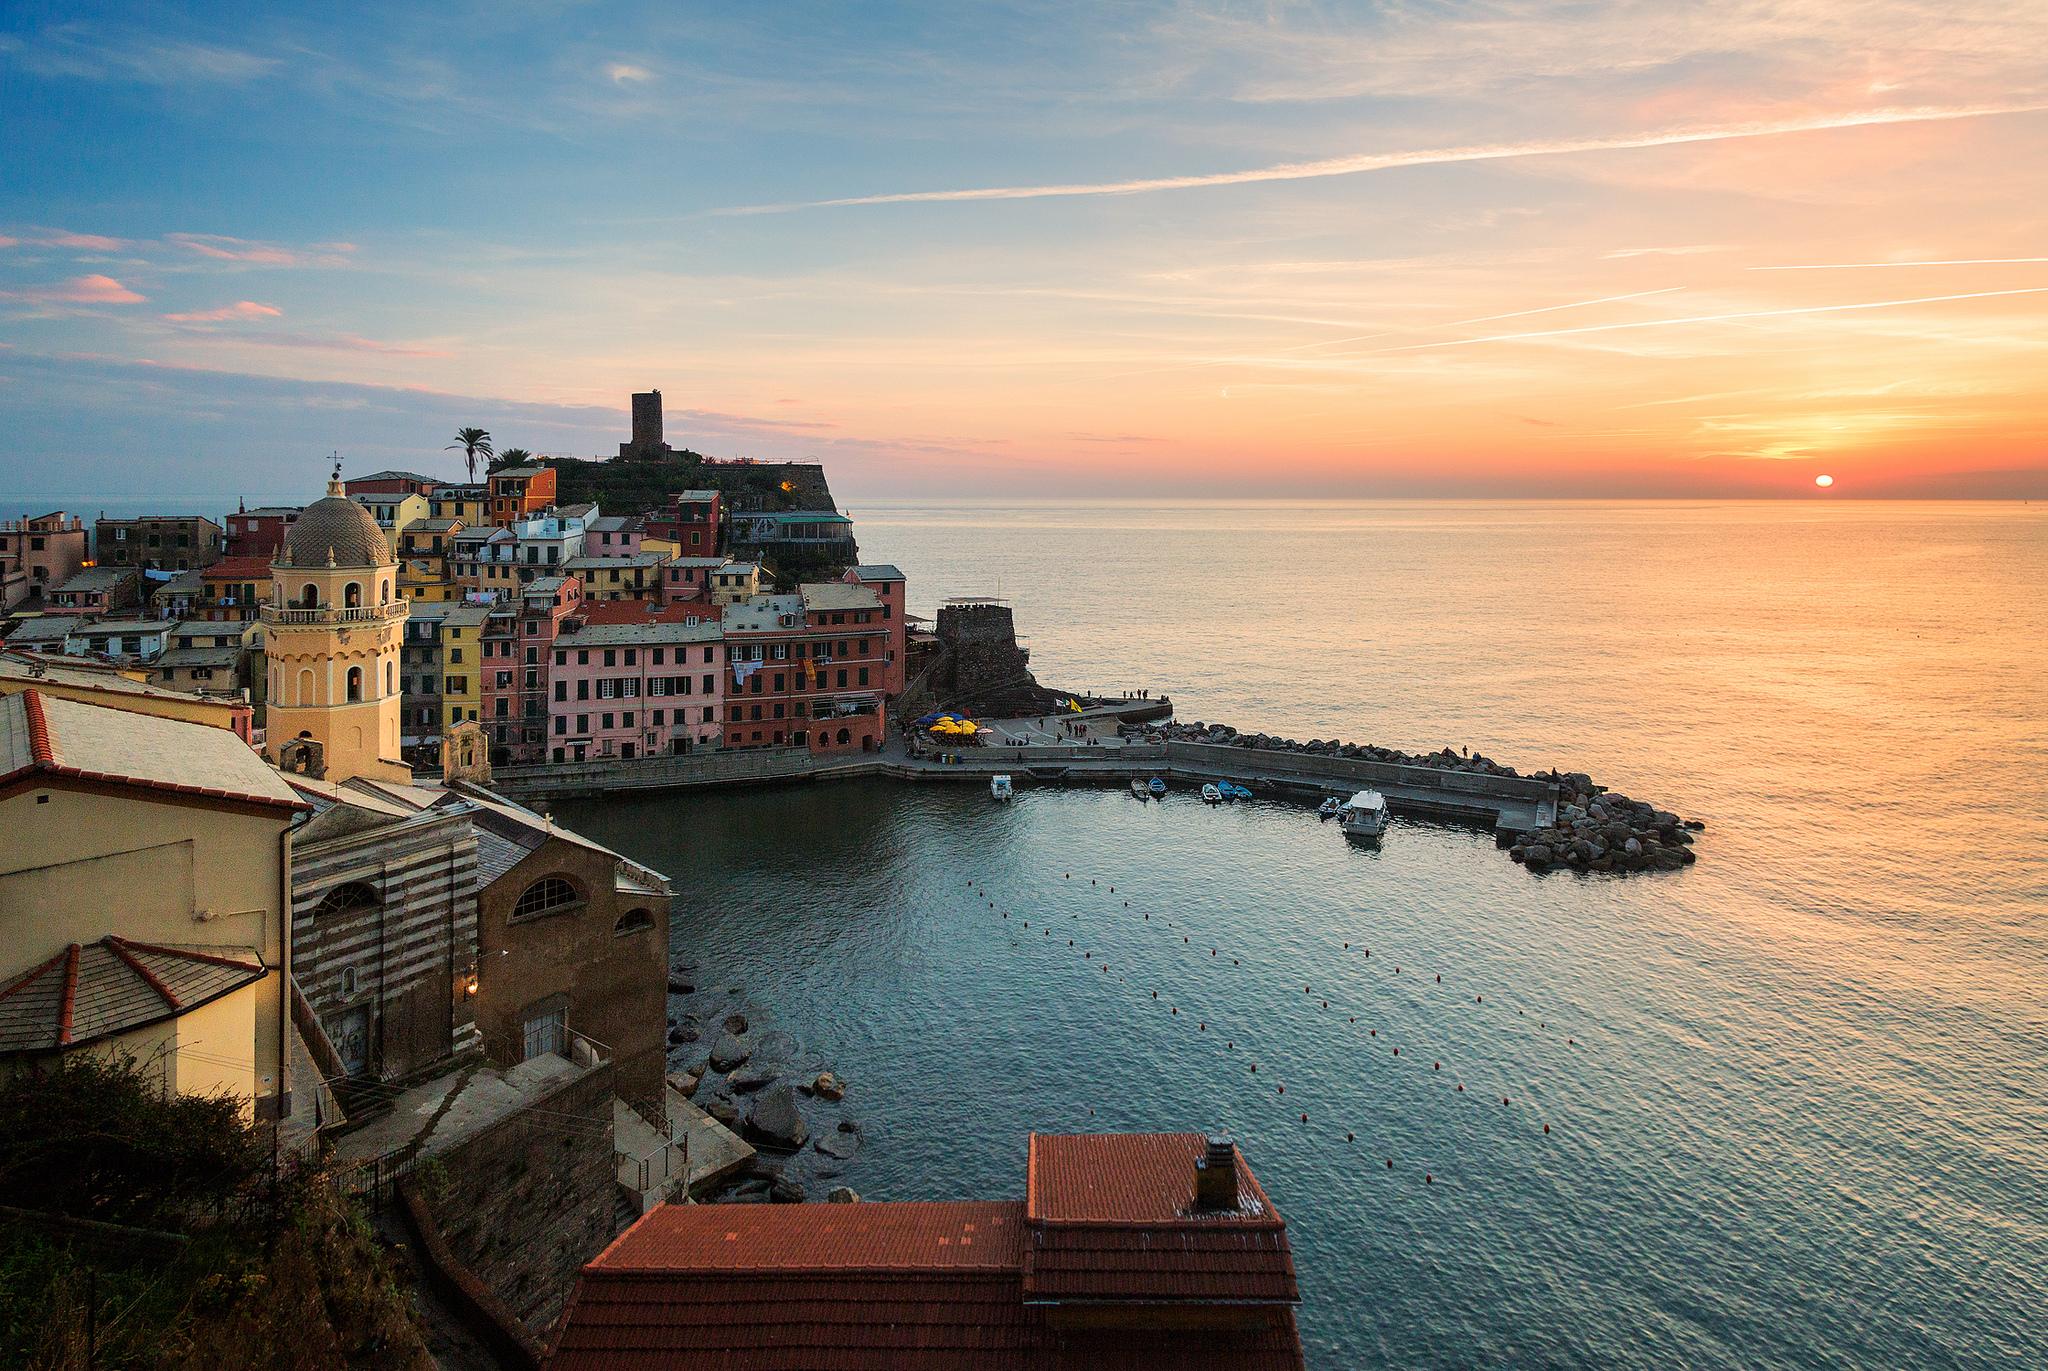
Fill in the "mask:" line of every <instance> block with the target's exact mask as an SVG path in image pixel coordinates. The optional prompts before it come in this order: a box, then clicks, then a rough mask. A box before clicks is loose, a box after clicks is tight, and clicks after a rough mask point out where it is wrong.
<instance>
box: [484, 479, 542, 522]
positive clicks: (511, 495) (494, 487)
mask: <svg viewBox="0 0 2048 1371" xmlns="http://www.w3.org/2000/svg"><path fill="white" fill-rule="evenodd" d="M487 484H488V487H489V492H490V493H489V500H490V504H489V506H488V508H486V510H485V511H484V515H485V521H486V522H488V523H492V524H496V525H497V526H498V527H499V528H509V527H511V526H512V525H513V524H515V523H517V522H518V521H519V520H521V519H528V518H531V517H533V516H534V515H536V514H539V513H540V512H541V511H542V510H544V509H546V508H547V507H548V506H550V505H552V504H553V503H554V502H555V469H554V468H553V467H547V466H537V467H505V468H503V469H501V470H498V471H494V472H492V473H491V476H490V480H489V482H488V483H487Z"/></svg>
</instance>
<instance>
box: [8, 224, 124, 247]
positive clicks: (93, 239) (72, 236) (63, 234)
mask: <svg viewBox="0 0 2048 1371" xmlns="http://www.w3.org/2000/svg"><path fill="white" fill-rule="evenodd" d="M29 241H30V242H32V243H35V244H37V245H38V246H40V247H46V248H76V249H78V250H80V251H82V252H119V251H121V249H123V248H125V247H127V246H128V240H127V239H125V238H108V237H106V236H104V235H102V234H98V233H73V232H71V231H70V230H69V229H42V230H40V231H39V233H38V235H37V236H36V237H34V238H32V239H30V240H29Z"/></svg>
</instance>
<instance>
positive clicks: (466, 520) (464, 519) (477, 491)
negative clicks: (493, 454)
mask: <svg viewBox="0 0 2048 1371" xmlns="http://www.w3.org/2000/svg"><path fill="white" fill-rule="evenodd" d="M490 502H491V497H490V487H489V486H487V485H485V484H484V483H483V482H482V481H478V482H476V483H475V484H473V485H438V486H435V487H434V488H433V489H432V490H430V491H428V492H427V517H429V518H432V519H455V520H458V521H460V522H461V523H462V525H463V526H464V527H465V528H475V527H476V526H477V525H479V524H481V523H483V522H484V515H485V512H486V511H487V510H488V509H489V508H490Z"/></svg>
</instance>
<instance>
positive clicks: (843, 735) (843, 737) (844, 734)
mask: <svg viewBox="0 0 2048 1371" xmlns="http://www.w3.org/2000/svg"><path fill="white" fill-rule="evenodd" d="M838 737H839V742H840V744H841V746H844V745H845V744H847V743H850V742H852V741H853V734H852V733H851V732H849V731H848V730H846V729H843V728H842V729H840V730H839V734H838Z"/></svg>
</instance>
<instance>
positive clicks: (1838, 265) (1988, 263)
mask: <svg viewBox="0 0 2048 1371" xmlns="http://www.w3.org/2000/svg"><path fill="white" fill-rule="evenodd" d="M2027 262H2048V257H1959V258H1955V259H1952V260H1950V261H1945V262H1809V263H1804V264H1801V265H1799V266H1787V267H1750V268H1749V270H1751V271H1866V270H1872V269H1875V268H1879V267H2010V266H2019V265H2021V264H2023V263H2027Z"/></svg>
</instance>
